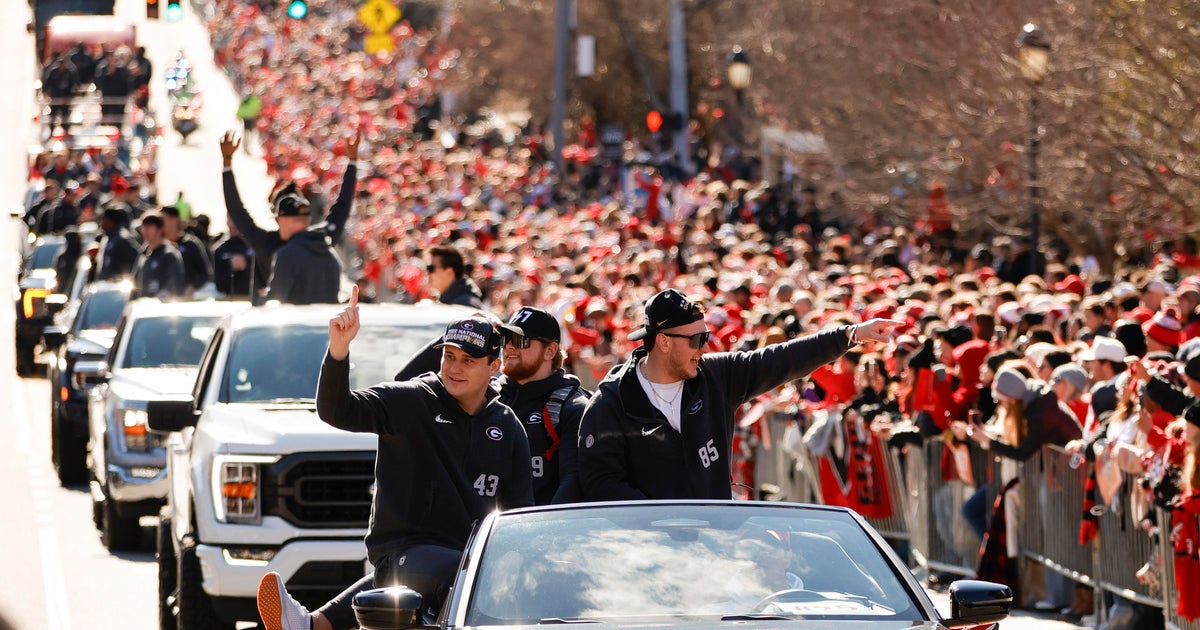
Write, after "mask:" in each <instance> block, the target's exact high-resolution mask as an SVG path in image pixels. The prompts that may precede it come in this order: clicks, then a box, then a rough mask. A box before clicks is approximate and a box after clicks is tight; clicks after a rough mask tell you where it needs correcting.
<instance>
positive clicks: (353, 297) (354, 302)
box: [350, 284, 358, 309]
mask: <svg viewBox="0 0 1200 630" xmlns="http://www.w3.org/2000/svg"><path fill="white" fill-rule="evenodd" d="M350 308H352V309H353V308H358V285H357V284H356V285H354V286H353V287H351V288H350Z"/></svg>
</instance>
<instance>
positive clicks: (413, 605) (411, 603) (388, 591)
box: [351, 586, 430, 630]
mask: <svg viewBox="0 0 1200 630" xmlns="http://www.w3.org/2000/svg"><path fill="white" fill-rule="evenodd" d="M351 606H353V608H354V616H355V617H356V618H357V619H358V626H359V628H362V630H412V629H416V628H428V627H430V626H427V625H426V624H425V622H424V621H423V620H422V614H421V609H422V607H423V606H424V601H422V598H421V594H420V593H418V592H416V591H414V590H412V589H411V588H408V587H407V586H390V587H388V588H376V589H371V590H369V591H363V592H361V593H359V594H357V595H355V596H354V601H353V602H352V603H351Z"/></svg>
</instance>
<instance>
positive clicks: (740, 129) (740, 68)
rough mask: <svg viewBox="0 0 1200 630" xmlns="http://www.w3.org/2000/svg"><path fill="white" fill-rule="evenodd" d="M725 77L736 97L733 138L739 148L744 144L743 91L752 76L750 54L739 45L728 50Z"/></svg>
mask: <svg viewBox="0 0 1200 630" xmlns="http://www.w3.org/2000/svg"><path fill="white" fill-rule="evenodd" d="M725 78H726V79H727V80H728V81H729V87H731V88H733V93H734V95H735V96H736V97H737V116H736V120H737V126H736V127H734V131H735V134H734V138H735V140H736V141H737V143H738V145H739V146H738V149H739V150H740V149H742V148H743V147H742V146H741V145H745V144H746V108H745V93H746V88H748V87H750V81H751V80H753V78H754V69H753V68H752V67H751V66H750V55H749V54H747V53H746V51H744V50H742V47H741V46H734V47H733V50H731V51H730V52H729V57H728V59H727V65H726V66H725Z"/></svg>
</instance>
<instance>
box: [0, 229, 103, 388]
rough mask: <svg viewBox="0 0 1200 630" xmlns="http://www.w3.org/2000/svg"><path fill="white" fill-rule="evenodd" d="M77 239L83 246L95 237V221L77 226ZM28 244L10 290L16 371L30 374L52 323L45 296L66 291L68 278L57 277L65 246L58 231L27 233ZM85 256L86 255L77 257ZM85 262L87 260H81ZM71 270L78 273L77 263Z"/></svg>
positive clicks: (35, 370) (52, 305) (53, 311)
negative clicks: (13, 304) (13, 317)
mask: <svg viewBox="0 0 1200 630" xmlns="http://www.w3.org/2000/svg"><path fill="white" fill-rule="evenodd" d="M77 233H78V235H79V239H80V242H81V243H83V246H84V247H86V245H87V244H89V243H91V242H92V241H93V240H95V238H96V234H97V230H96V224H95V223H86V224H84V225H81V226H79V227H78V230H77ZM29 239H30V243H29V246H28V249H27V250H26V252H25V254H24V256H23V258H24V259H23V260H22V262H21V267H20V270H19V272H18V274H17V285H16V287H15V288H14V289H13V301H14V303H15V305H16V325H15V330H14V335H13V336H14V340H15V343H16V347H15V349H16V363H17V374H18V375H19V376H31V375H33V374H34V373H35V372H37V369H38V366H37V348H38V344H39V342H41V340H42V332H43V331H44V330H45V328H46V326H48V325H50V324H52V323H53V318H54V313H55V310H56V307H58V306H61V302H59V303H58V304H55V302H54V301H53V300H52V301H51V303H50V304H47V303H46V300H47V298H49V297H50V296H51V295H53V294H55V293H61V292H62V291H65V290H67V287H68V286H69V283H71V280H72V279H71V278H59V277H58V269H59V265H58V262H59V260H58V259H59V256H60V255H61V254H62V253H63V251H65V250H66V249H67V239H66V237H64V236H62V235H60V234H44V235H40V236H34V235H32V234H31V235H30V236H29ZM80 258H86V256H80ZM81 264H86V261H81ZM70 269H72V270H74V273H78V266H76V265H72V266H71V267H70Z"/></svg>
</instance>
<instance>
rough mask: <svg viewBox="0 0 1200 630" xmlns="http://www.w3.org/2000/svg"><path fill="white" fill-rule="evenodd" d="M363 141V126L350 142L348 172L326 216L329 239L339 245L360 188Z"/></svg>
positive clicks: (347, 152) (347, 151) (326, 231)
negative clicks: (359, 174)
mask: <svg viewBox="0 0 1200 630" xmlns="http://www.w3.org/2000/svg"><path fill="white" fill-rule="evenodd" d="M361 141H362V128H359V129H358V131H356V132H355V133H354V138H353V139H352V140H350V141H349V142H348V147H347V149H346V157H347V158H349V159H350V163H349V164H347V165H346V173H345V174H344V175H342V188H341V190H339V191H338V196H337V200H335V201H334V202H333V205H332V206H331V207H330V208H329V216H327V217H325V233H326V234H328V235H329V241H330V242H331V243H333V245H334V246H337V244H338V242H339V241H341V239H342V233H343V232H345V230H346V220H347V219H349V218H350V209H351V208H352V207H353V206H354V194H355V192H357V189H358V166H357V162H358V145H359V143H360V142H361Z"/></svg>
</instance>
